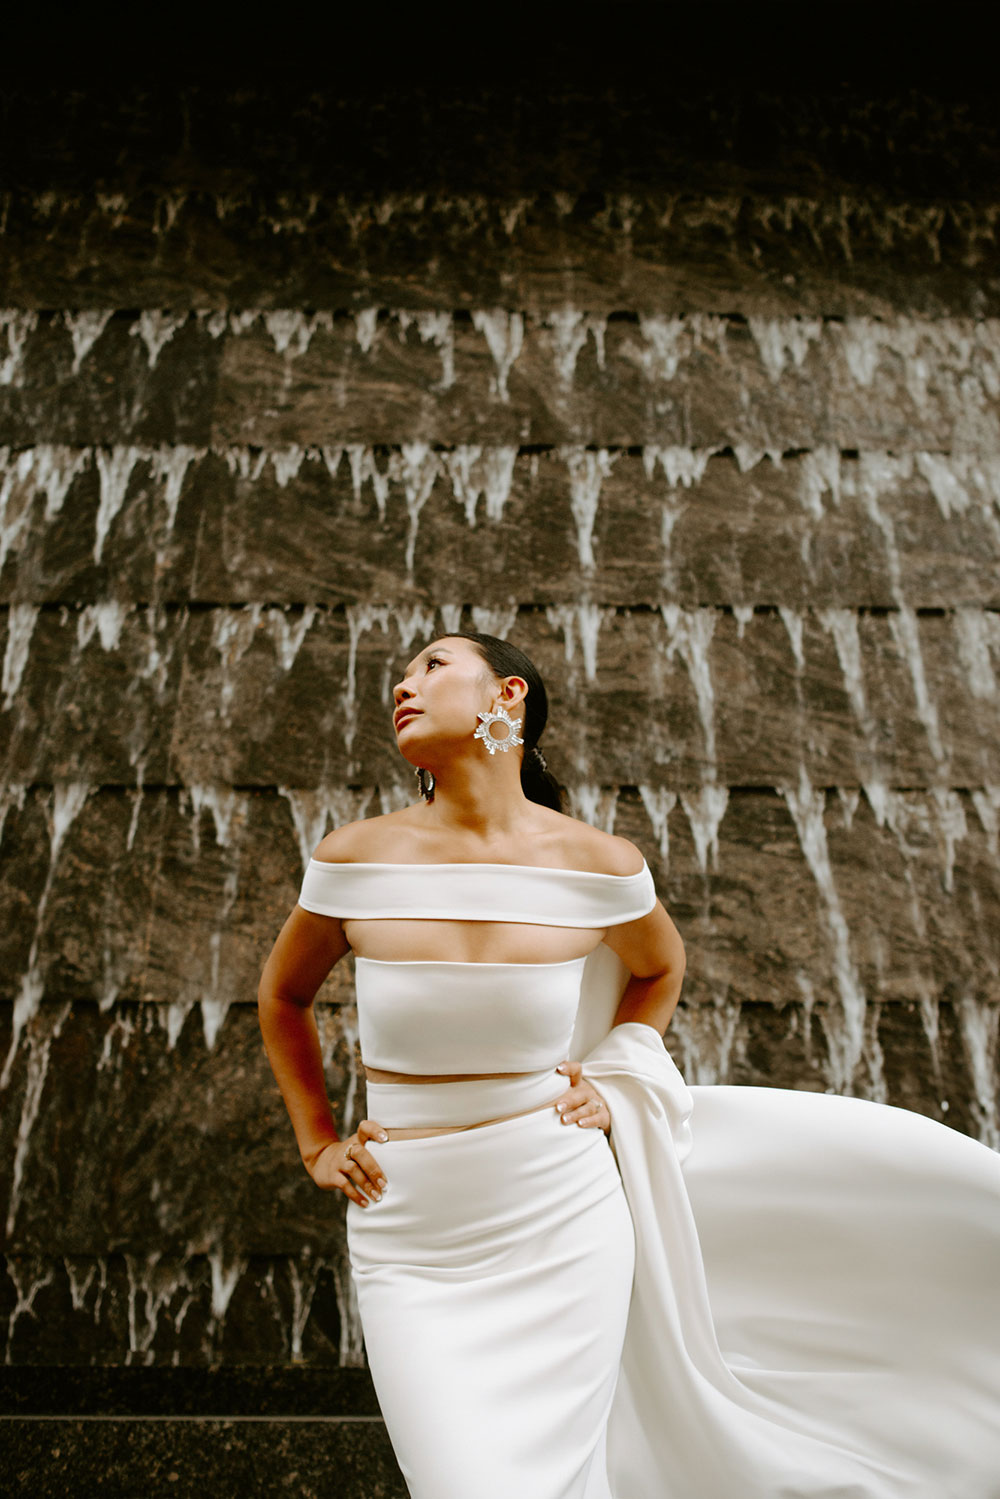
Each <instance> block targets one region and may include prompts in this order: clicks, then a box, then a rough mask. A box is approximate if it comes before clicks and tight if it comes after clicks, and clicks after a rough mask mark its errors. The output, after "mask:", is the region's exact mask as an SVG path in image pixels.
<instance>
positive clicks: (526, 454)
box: [3, 444, 1000, 628]
mask: <svg viewBox="0 0 1000 1499" xmlns="http://www.w3.org/2000/svg"><path fill="white" fill-rule="evenodd" d="M3 467H4V475H3V482H4V483H5V486H6V487H7V495H8V499H7V510H6V513H5V537H6V547H7V559H6V567H5V569H4V571H3V587H4V593H5V595H6V596H7V597H8V598H11V599H13V600H16V601H18V602H28V601H30V602H34V603H63V602H65V601H69V600H72V601H88V602H94V601H96V600H102V601H107V600H109V599H110V600H120V601H122V602H126V601H128V602H147V601H153V600H155V601H157V602H159V603H162V604H167V603H170V602H187V601H188V600H194V601H197V602H200V601H211V602H218V603H225V602H230V601H231V602H234V603H235V602H238V603H244V602H249V601H252V600H260V601H267V602H272V601H273V602H274V603H287V604H299V605H305V604H313V605H320V604H322V605H328V606H335V605H338V604H345V605H346V604H356V603H359V602H364V601H371V602H372V603H380V602H383V601H385V600H387V599H398V600H400V602H401V603H406V604H411V605H413V606H417V605H421V606H423V607H424V608H428V607H436V606H439V605H441V604H443V603H452V604H454V605H463V604H464V605H467V606H468V605H474V606H478V607H484V606H485V607H493V608H507V607H509V606H510V604H511V601H512V600H513V599H515V598H516V599H517V600H518V602H519V603H521V604H522V605H523V604H541V605H544V604H550V603H556V604H558V603H571V602H574V601H576V600H578V599H580V598H581V597H585V598H588V599H590V600H592V601H593V602H595V603H602V604H615V605H634V604H654V605H658V604H660V603H664V602H673V603H683V604H685V605H687V606H689V607H690V606H692V605H697V604H724V605H730V606H733V605H735V606H737V607H740V608H748V607H750V606H752V605H757V606H764V605H784V606H789V607H793V608H802V607H803V606H806V605H819V604H822V605H829V606H844V607H848V608H856V607H859V606H861V607H863V606H876V607H898V605H899V603H900V601H901V600H903V601H905V602H906V603H908V604H909V605H910V607H912V608H926V607H939V608H954V607H956V606H959V605H963V606H964V605H993V606H996V605H997V604H1000V594H998V591H997V578H998V576H1000V567H998V564H1000V555H998V553H1000V543H998V537H997V531H996V526H995V524H994V517H995V506H996V500H995V495H996V493H998V492H1000V478H998V471H997V464H996V461H995V460H993V459H991V458H976V457H974V456H972V455H968V454H942V453H928V452H918V453H915V454H909V453H906V454H902V455H891V454H887V453H884V452H883V453H878V452H865V453H862V454H860V455H859V456H858V457H850V456H845V455H843V454H841V453H838V452H837V451H836V450H834V449H831V448H825V449H818V450H814V451H808V452H804V453H801V454H792V455H786V456H784V457H783V458H782V457H781V456H780V455H777V454H774V455H772V456H771V457H768V456H766V455H765V454H764V453H763V451H762V450H760V449H753V450H750V449H742V448H741V449H740V450H739V452H738V453H737V454H733V453H732V452H728V451H726V452H721V453H718V452H715V450H714V449H710V448H687V447H681V448H674V447H668V448H662V447H657V446H655V445H654V446H651V447H647V448H643V449H638V450H631V449H598V450H592V449H585V448H582V447H580V446H572V445H570V446H567V447H559V448H547V449H542V450H541V451H535V452H532V451H527V450H523V449H518V448H517V447H514V446H511V447H506V448H505V447H499V448H496V447H493V448H491V447H486V448H483V447H481V446H478V445H476V444H460V445H459V446H458V447H456V448H452V449H444V450H442V449H435V448H430V447H426V446H425V447H422V448H421V447H418V448H415V449H407V450H405V451H404V450H402V449H400V448H399V447H393V448H390V449H388V450H384V451H383V450H380V449H373V448H371V447H367V448H365V447H362V448H351V449H348V450H345V449H344V448H343V447H339V446H338V447H335V448H330V449H324V450H320V449H318V448H308V449H305V448H292V449H274V450H261V451H257V450H254V449H250V448H247V447H243V448H230V449H226V450H224V451H220V452H217V453H216V452H211V451H208V450H205V449H195V448H189V447H188V448H185V447H183V446H182V447H170V446H165V447H156V448H143V447H142V446H141V445H134V446H128V445H119V446H117V447H115V448H113V449H109V450H100V449H98V450H95V449H93V448H83V449H78V448H76V449H75V448H60V447H58V446H49V445H39V446H37V447H35V448H31V449H26V450H23V451H20V452H15V453H12V454H10V455H9V456H8V458H7V459H6V462H5V463H4V465H3ZM88 618H90V617H88ZM110 623H111V621H110V617H106V619H105V626H106V627H107V626H108V625H109V624H110ZM85 628H89V625H87V626H85Z"/></svg>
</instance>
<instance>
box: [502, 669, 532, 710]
mask: <svg viewBox="0 0 1000 1499" xmlns="http://www.w3.org/2000/svg"><path fill="white" fill-rule="evenodd" d="M527 695H528V684H527V682H526V681H525V680H524V678H523V677H504V679H503V681H502V682H501V684H500V691H499V692H498V693H497V696H498V697H499V699H500V701H501V703H503V705H504V707H505V708H508V709H509V708H512V707H513V706H514V705H515V704H517V703H523V702H524V699H525V698H526V697H527Z"/></svg>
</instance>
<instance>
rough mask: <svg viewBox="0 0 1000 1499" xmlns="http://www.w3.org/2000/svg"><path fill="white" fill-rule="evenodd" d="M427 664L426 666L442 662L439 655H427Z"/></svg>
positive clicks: (441, 664)
mask: <svg viewBox="0 0 1000 1499" xmlns="http://www.w3.org/2000/svg"><path fill="white" fill-rule="evenodd" d="M427 665H428V666H443V665H444V662H443V661H442V660H441V657H440V656H428V657H427Z"/></svg>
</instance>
